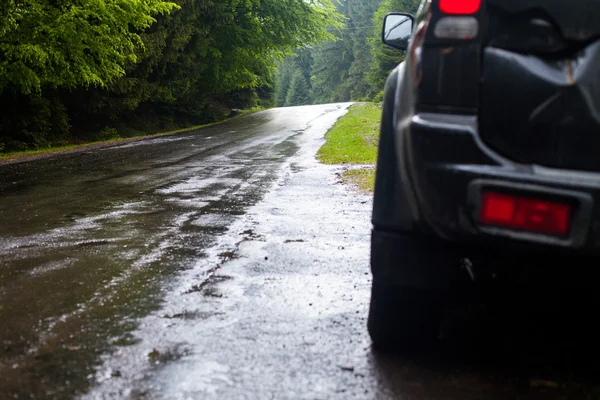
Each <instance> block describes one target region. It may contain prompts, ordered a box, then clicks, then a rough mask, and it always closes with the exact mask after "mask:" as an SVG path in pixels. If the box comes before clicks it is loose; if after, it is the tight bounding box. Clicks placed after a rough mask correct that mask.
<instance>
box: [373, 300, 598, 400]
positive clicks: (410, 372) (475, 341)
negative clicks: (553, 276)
mask: <svg viewBox="0 0 600 400" xmlns="http://www.w3.org/2000/svg"><path fill="white" fill-rule="evenodd" d="M495 297H496V298H495V300H494V301H486V302H485V303H477V307H475V306H470V307H468V311H467V310H466V309H463V310H460V311H457V312H455V313H452V314H451V316H450V317H449V318H448V320H447V321H446V323H445V324H444V326H443V328H442V338H441V340H440V343H439V346H438V347H436V348H435V349H434V348H430V349H428V351H427V352H425V353H423V352H420V353H419V354H407V353H406V352H403V353H399V352H395V353H387V354H386V353H381V352H378V351H377V350H373V351H372V353H371V355H372V361H373V366H374V368H375V370H376V372H375V373H376V374H377V375H378V376H379V377H380V381H379V386H380V387H379V391H380V392H381V393H387V394H388V395H389V396H390V397H393V398H402V399H411V398H415V399H417V398H419V399H507V398H508V399H515V398H518V399H542V398H543V399H597V398H600V385H599V382H598V376H600V374H599V373H600V364H599V363H598V360H599V359H600V358H599V356H600V351H599V348H600V346H599V345H598V338H599V337H600V336H599V335H598V327H597V314H598V312H597V310H598V305H599V304H600V302H599V301H598V299H597V297H598V296H595V294H594V293H593V292H586V291H575V290H564V291H561V292H560V293H553V292H552V291H551V290H537V291H535V292H532V291H523V292H520V291H518V290H513V291H509V292H506V293H505V294H504V297H502V298H501V299H499V298H497V296H495ZM461 311H462V312H461Z"/></svg>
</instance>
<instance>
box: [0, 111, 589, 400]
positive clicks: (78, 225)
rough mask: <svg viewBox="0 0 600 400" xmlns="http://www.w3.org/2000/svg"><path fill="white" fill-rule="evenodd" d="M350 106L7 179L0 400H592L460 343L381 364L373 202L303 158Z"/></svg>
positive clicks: (89, 155) (40, 167)
mask: <svg viewBox="0 0 600 400" xmlns="http://www.w3.org/2000/svg"><path fill="white" fill-rule="evenodd" d="M348 106H349V105H348V104H338V105H325V106H311V107H301V108H289V109H276V110H270V111H267V112H262V113H258V114H254V115H251V116H248V117H244V118H240V119H236V120H233V121H230V122H228V123H225V124H222V125H218V126H213V127H209V128H206V129H202V130H199V131H195V132H190V133H184V134H178V135H174V136H168V137H162V138H158V139H152V140H146V141H141V142H134V143H129V144H125V145H120V146H116V147H110V148H105V149H102V150H94V151H88V152H82V153H76V154H70V155H64V156H60V157H56V158H51V159H45V160H39V161H32V162H27V163H19V164H11V165H5V166H2V167H0V194H1V196H2V198H1V203H0V321H1V323H0V344H1V346H2V347H0V398H2V399H4V398H30V397H32V398H72V397H83V398H89V399H97V398H99V399H103V398H117V399H121V398H133V399H137V398H145V399H146V398H147V399H163V398H164V399H188V398H189V399H512V398H524V399H525V398H527V399H530V398H531V399H537V398H552V399H555V398H556V399H562V398H573V399H579V398H581V399H586V398H598V393H599V392H598V391H596V390H595V389H594V385H593V384H590V383H589V382H588V381H586V378H581V379H580V376H579V375H577V373H578V372H577V373H574V374H570V375H569V374H567V375H568V376H567V378H564V377H565V375H564V374H562V375H560V376H561V379H563V380H560V381H559V380H557V377H556V374H555V373H554V372H548V370H546V369H544V368H537V369H530V368H526V369H522V368H519V363H521V362H522V361H523V360H524V358H519V357H517V358H510V360H512V361H509V362H508V363H506V362H505V359H504V358H503V357H497V356H496V355H490V356H489V357H488V358H486V357H487V356H486V357H484V358H483V361H482V358H481V357H467V358H465V357H462V356H459V357H456V353H461V351H460V350H458V351H452V349H454V347H456V346H458V348H460V346H464V342H465V341H467V340H465V339H464V337H465V336H464V335H463V338H462V339H459V340H458V342H457V343H455V344H454V345H447V347H448V349H450V351H446V353H447V354H446V353H444V354H443V355H441V356H440V355H439V354H437V355H434V356H429V357H425V358H421V357H419V358H411V357H407V356H400V355H381V354H377V353H376V352H373V351H372V349H371V345H370V340H369V338H368V335H367V333H366V327H365V324H366V316H367V310H368V300H369V288H370V273H369V264H368V258H369V254H368V252H369V229H370V224H369V218H370V211H371V198H370V197H369V196H366V195H363V194H360V193H358V192H357V191H355V190H354V189H353V188H351V187H346V186H344V185H342V184H341V183H340V180H339V173H340V171H341V170H342V167H338V166H323V165H320V164H318V163H317V162H316V161H315V158H314V155H315V153H316V151H317V149H318V148H319V147H320V146H321V144H322V143H323V135H324V133H325V132H326V131H327V129H328V128H329V127H330V126H331V125H332V124H333V123H334V122H335V120H336V119H337V118H339V117H340V116H341V115H343V114H344V113H345V112H346V110H347V108H348ZM492 326H493V325H492ZM463 329H464V328H463ZM457 330H458V331H459V333H458V336H459V337H460V336H461V334H460V329H459V328H457ZM488 332H492V333H491V334H489V335H488V336H486V337H484V340H483V342H486V345H484V346H483V349H486V348H487V349H489V348H492V349H495V348H496V347H498V346H496V345H495V344H494V341H495V340H497V339H498V338H497V337H495V336H494V334H493V332H495V329H494V328H493V327H492V328H488ZM455 336H456V335H455ZM469 337H470V336H469ZM459 342H460V343H459ZM481 348H482V347H476V351H475V352H479V351H480V350H481ZM448 349H447V350H448ZM547 350H548V351H547V352H546V353H554V350H555V349H554V348H548V349H547ZM490 354H496V352H494V351H491V352H490ZM561 354H562V353H561ZM499 360H501V361H499ZM584 370H585V371H587V368H584ZM515 371H517V372H515ZM569 371H572V370H569ZM565 382H568V385H566V383H565ZM581 382H584V383H581ZM556 384H558V385H559V387H558V388H556V387H554V386H555V385H556ZM563 385H564V386H566V387H565V388H563V387H562V386H563Z"/></svg>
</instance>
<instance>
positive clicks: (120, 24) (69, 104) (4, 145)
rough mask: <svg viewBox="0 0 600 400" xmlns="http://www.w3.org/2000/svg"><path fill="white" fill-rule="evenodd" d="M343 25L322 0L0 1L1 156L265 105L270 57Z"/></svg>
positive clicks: (270, 90)
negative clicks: (6, 153)
mask: <svg viewBox="0 0 600 400" xmlns="http://www.w3.org/2000/svg"><path fill="white" fill-rule="evenodd" d="M342 26H343V17H342V16H341V15H340V14H339V13H337V12H336V11H335V6H334V5H333V3H332V0H311V1H302V0H287V1H281V0H245V1H240V0H223V1H213V0H143V1H142V0H127V1H122V0H103V1H82V0H57V1H48V0H29V1H27V2H25V3H23V2H21V1H16V0H2V1H0V153H5V152H13V151H27V150H37V149H43V148H49V147H51V146H68V145H72V144H77V143H82V142H93V141H108V140H114V139H118V138H126V137H133V136H138V135H147V134H151V133H156V132H163V131H169V130H175V129H180V128H185V127H190V126H196V125H200V124H205V123H210V122H214V121H218V120H222V119H223V118H226V117H227V116H228V115H229V114H230V113H231V110H232V109H248V108H253V107H256V106H262V107H271V106H272V104H273V94H274V81H275V74H276V71H277V68H276V62H277V61H278V60H283V59H284V58H285V57H286V56H287V55H289V54H292V52H293V51H294V50H295V49H298V48H302V47H305V46H313V45H317V44H318V43H322V42H324V41H327V40H330V39H334V38H335V35H334V34H333V33H331V32H330V31H328V30H327V28H329V29H330V30H331V29H333V30H335V29H338V28H341V27H342ZM296 85H297V86H298V85H300V86H301V83H299V82H298V83H297V84H296Z"/></svg>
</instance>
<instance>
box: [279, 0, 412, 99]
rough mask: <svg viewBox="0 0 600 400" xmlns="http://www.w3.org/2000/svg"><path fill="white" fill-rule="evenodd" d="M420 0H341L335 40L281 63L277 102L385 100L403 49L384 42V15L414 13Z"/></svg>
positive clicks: (305, 49) (330, 29)
mask: <svg viewBox="0 0 600 400" xmlns="http://www.w3.org/2000/svg"><path fill="white" fill-rule="evenodd" d="M419 3H420V0H362V1H355V0H337V1H335V2H334V4H335V6H336V9H337V12H338V13H339V14H342V15H343V16H344V18H345V25H344V26H343V27H341V28H335V29H334V28H329V31H330V32H331V34H332V35H334V36H335V39H334V40H328V41H326V42H324V43H322V44H320V45H316V46H305V47H303V48H301V49H298V50H296V52H295V53H294V54H293V55H291V56H290V57H288V58H286V59H285V60H284V61H283V62H281V63H279V69H278V73H277V79H276V86H275V92H276V95H275V104H276V105H277V106H278V107H283V106H297V105H304V104H323V103H335V102H346V101H375V102H378V101H381V99H382V95H383V86H384V83H385V79H386V78H387V76H388V74H389V72H390V71H391V70H392V69H393V68H394V67H396V65H398V63H399V62H400V61H402V60H403V58H404V54H403V53H402V52H400V51H398V50H395V49H391V48H388V47H386V46H384V44H383V43H382V42H381V29H382V26H383V19H384V17H385V15H386V14H387V13H389V12H392V11H402V12H409V13H415V12H416V10H417V7H418V5H419Z"/></svg>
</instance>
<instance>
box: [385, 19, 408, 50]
mask: <svg viewBox="0 0 600 400" xmlns="http://www.w3.org/2000/svg"><path fill="white" fill-rule="evenodd" d="M414 22H415V18H414V17H413V16H412V15H410V14H405V13H391V14H388V15H386V16H385V20H384V22H383V33H382V39H383V43H385V44H387V45H388V46H391V47H393V48H395V49H398V50H406V49H408V42H409V41H410V38H411V37H412V32H413V25H414Z"/></svg>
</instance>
